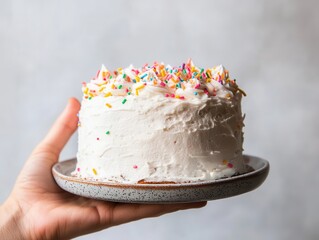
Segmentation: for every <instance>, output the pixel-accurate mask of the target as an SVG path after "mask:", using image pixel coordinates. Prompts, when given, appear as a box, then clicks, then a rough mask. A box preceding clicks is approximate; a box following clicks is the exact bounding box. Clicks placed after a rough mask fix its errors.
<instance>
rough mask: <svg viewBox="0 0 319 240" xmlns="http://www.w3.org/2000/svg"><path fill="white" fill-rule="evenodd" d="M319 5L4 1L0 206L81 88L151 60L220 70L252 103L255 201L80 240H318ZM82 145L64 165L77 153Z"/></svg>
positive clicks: (249, 149)
mask: <svg viewBox="0 0 319 240" xmlns="http://www.w3.org/2000/svg"><path fill="white" fill-rule="evenodd" d="M318 7H319V2H316V1H298V0H294V1H288V0H287V1H266V0H264V1H254V0H251V1H236V0H232V1H208V0H207V1H204V0H197V1H185V0H183V1H182V0H179V1H168V0H165V1H146V0H135V1H125V0H121V1H118V0H117V1H84V0H82V1H79V0H77V1H75V0H74V1H41V0H30V1H22V0H21V1H19V0H11V1H9V0H1V1H0V83H1V92H0V109H1V118H0V126H1V129H0V133H1V136H0V148H1V158H0V159H1V160H0V182H1V192H0V202H2V201H4V200H5V198H6V197H7V196H8V194H9V193H10V190H11V188H12V186H13V184H14V181H15V178H16V177H17V174H18V173H19V171H20V169H21V167H22V165H23V163H24V161H25V159H26V158H27V157H28V155H29V153H30V152H31V150H32V149H33V147H34V146H35V145H36V144H37V143H38V141H40V140H41V139H42V137H43V136H44V135H45V133H46V131H47V130H48V128H49V127H50V125H51V124H52V122H53V121H54V119H55V118H56V117H57V115H58V114H59V112H60V111H61V110H62V109H63V107H64V105H65V103H66V102H67V99H68V98H69V97H71V96H76V97H78V98H80V97H81V90H80V89H81V82H82V81H87V80H88V79H89V78H90V77H92V76H93V75H94V74H95V72H96V70H97V69H98V68H99V67H100V65H101V64H102V63H104V64H105V65H106V66H107V67H109V68H111V69H112V68H117V67H120V66H123V67H124V66H127V65H129V64H130V63H133V64H134V65H137V66H140V65H142V64H143V63H146V62H149V63H152V62H153V61H154V60H159V61H164V62H166V63H170V64H171V65H178V64H180V63H182V62H183V61H186V59H187V58H188V57H192V58H193V60H194V62H195V64H197V65H200V66H203V67H211V66H213V65H217V64H220V63H222V64H224V65H225V66H226V67H227V68H228V69H229V70H230V73H231V75H232V76H234V77H235V78H237V80H238V82H239V84H240V86H241V87H242V88H243V89H245V90H246V92H247V93H248V96H247V97H246V98H244V99H243V111H244V112H245V113H246V114H247V118H246V127H245V152H246V153H249V154H253V155H257V156H261V157H263V158H265V159H268V160H269V161H270V163H271V172H270V175H269V178H268V179H267V181H266V182H265V184H264V185H262V186H261V187H260V188H259V189H257V190H256V191H253V192H250V193H248V194H245V195H242V196H238V197H234V198H229V199H224V200H218V201H213V202H209V204H208V206H207V207H205V208H204V209H200V210H191V211H184V212H178V213H175V214H171V215H166V216H163V217H160V218H156V219H146V220H142V221H139V222H134V223H129V224H126V225H122V226H118V227H114V228H111V229H108V230H104V231H102V232H99V233H95V234H93V235H88V236H84V237H79V239H92V238H93V239H131V240H134V239H138V240H141V239H155V240H156V239H183V240H188V239H289V240H291V239H318V237H319V229H318V224H319V214H318V211H319V206H318V200H319V199H318V195H319V193H318V184H319V174H318V169H319V161H318V151H319V150H318V149H319V148H318V143H319V128H318V123H317V122H318V117H319V113H318V110H317V106H316V105H317V103H318V100H319V96H318V87H319V82H318V76H319V70H318V68H319V45H318V42H319V27H318V24H319V15H318V11H317V9H318ZM76 149H77V142H76V135H75V136H74V137H73V138H72V140H71V141H70V142H69V144H68V145H67V147H66V149H65V150H64V152H63V154H62V156H61V159H66V158H70V157H73V156H74V155H75V153H76Z"/></svg>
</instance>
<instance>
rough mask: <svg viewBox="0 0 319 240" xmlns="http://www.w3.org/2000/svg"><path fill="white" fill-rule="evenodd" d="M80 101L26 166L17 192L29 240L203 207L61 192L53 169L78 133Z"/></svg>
mask: <svg viewBox="0 0 319 240" xmlns="http://www.w3.org/2000/svg"><path fill="white" fill-rule="evenodd" d="M78 110H79V103H78V101H77V100H74V99H73V100H72V101H71V103H70V104H69V105H68V107H67V108H66V110H65V111H64V112H63V113H62V114H61V116H60V117H59V119H58V120H57V122H56V123H55V124H54V126H53V127H52V129H51V131H50V132H49V134H48V135H47V136H46V138H45V139H44V140H43V142H42V143H40V144H39V146H38V147H37V148H36V149H35V150H34V152H33V153H32V155H31V157H30V158H29V159H28V161H27V162H26V164H25V166H24V168H23V170H22V172H21V174H20V176H19V178H18V180H17V183H16V186H15V188H14V191H13V198H14V199H15V201H16V202H17V203H18V205H19V206H20V208H21V210H22V213H23V215H24V216H25V220H26V222H27V225H28V226H30V227H29V229H28V234H29V235H31V236H33V237H34V238H36V239H43V238H45V239H57V238H59V239H60V238H70V237H75V236H79V235H82V234H86V233H89V232H94V231H98V230H101V229H103V228H107V227H110V226H114V225H118V224H121V223H125V222H129V221H133V220H137V219H141V218H144V217H153V216H159V215H161V214H164V213H168V212H173V211H177V210H181V209H188V208H192V207H201V206H204V204H203V203H200V204H174V205H141V204H121V203H111V202H103V201H98V200H93V199H86V198H83V197H79V196H75V195H72V194H70V193H67V192H65V191H63V190H62V189H61V188H59V187H58V186H57V185H56V183H55V181H54V179H53V177H52V175H51V168H52V166H53V164H54V163H56V162H57V161H58V156H59V154H60V152H61V150H62V148H63V147H64V145H65V143H66V142H67V141H68V139H69V137H70V136H71V135H72V133H73V132H74V131H75V130H76V125H77V118H76V113H77V112H78Z"/></svg>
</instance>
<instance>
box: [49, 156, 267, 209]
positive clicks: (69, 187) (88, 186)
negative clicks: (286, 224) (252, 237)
mask: <svg viewBox="0 0 319 240" xmlns="http://www.w3.org/2000/svg"><path fill="white" fill-rule="evenodd" d="M244 157H245V162H246V163H247V165H248V166H250V167H251V171H250V172H248V173H245V174H241V175H238V176H234V177H230V178H224V179H219V180H214V181H205V182H197V183H185V184H119V183H112V182H97V181H88V180H85V179H81V178H78V177H73V176H71V172H72V171H73V170H74V169H75V166H76V159H70V160H67V161H64V162H59V163H57V164H55V165H54V166H53V168H52V173H53V176H54V178H55V180H56V182H57V184H58V185H59V186H60V187H61V188H62V189H64V190H65V191H68V192H70V193H73V194H76V195H79V196H83V197H88V198H94V199H101V200H105V201H113V202H129V203H178V202H199V201H208V200H215V199H221V198H228V197H232V196H236V195H239V194H243V193H246V192H249V191H252V190H254V189H256V188H257V187H259V186H260V185H261V184H262V183H263V182H264V181H265V179H266V177H267V175H268V172H269V163H268V161H266V160H263V159H261V158H258V157H254V156H248V155H245V156H244Z"/></svg>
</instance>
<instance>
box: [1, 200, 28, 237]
mask: <svg viewBox="0 0 319 240" xmlns="http://www.w3.org/2000/svg"><path fill="white" fill-rule="evenodd" d="M24 233H25V231H24V224H23V213H22V211H21V209H20V207H19V205H18V204H15V203H14V202H13V201H9V200H7V201H6V202H5V203H4V204H3V205H1V206H0V239H27V238H26V236H25V234H24Z"/></svg>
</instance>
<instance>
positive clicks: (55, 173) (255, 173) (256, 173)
mask: <svg viewBox="0 0 319 240" xmlns="http://www.w3.org/2000/svg"><path fill="white" fill-rule="evenodd" d="M243 157H244V158H248V159H254V160H255V161H256V160H257V161H259V162H261V163H262V166H261V167H260V168H257V169H254V170H253V171H250V172H247V173H243V174H240V175H236V176H233V177H227V178H222V179H217V180H209V181H201V182H192V183H168V184H163V183H158V184H154V183H143V184H138V183H117V182H102V181H92V180H87V179H83V178H79V177H74V176H68V175H65V174H63V173H61V172H60V171H59V166H60V168H61V165H62V166H63V164H66V163H69V162H75V163H76V157H74V158H71V159H68V160H64V161H59V162H57V163H55V164H54V165H53V166H52V174H53V177H54V178H56V177H58V178H61V179H63V180H65V181H70V182H75V183H80V184H87V185H92V186H102V187H110V188H134V189H145V190H147V189H152V190H154V189H166V190H167V189H172V190H173V189H181V188H198V187H207V186H212V185H219V184H226V183H232V182H235V181H239V180H244V179H248V178H256V177H258V176H259V175H263V174H265V177H264V179H266V178H267V176H268V173H269V169H270V164H269V162H268V161H267V160H265V159H263V158H260V157H257V156H253V155H247V154H244V155H243ZM248 165H249V164H248ZM262 182H263V181H262Z"/></svg>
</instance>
